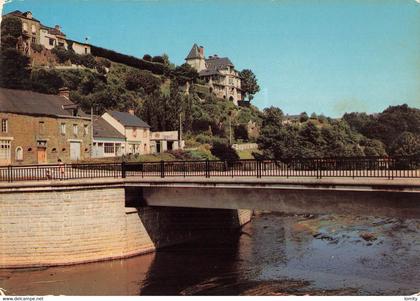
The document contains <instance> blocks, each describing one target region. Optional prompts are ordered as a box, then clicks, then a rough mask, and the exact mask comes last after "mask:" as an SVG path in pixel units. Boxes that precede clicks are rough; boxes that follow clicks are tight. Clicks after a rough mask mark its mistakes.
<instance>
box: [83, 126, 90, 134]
mask: <svg viewBox="0 0 420 301" xmlns="http://www.w3.org/2000/svg"><path fill="white" fill-rule="evenodd" d="M83 130H84V135H85V136H87V135H89V126H88V125H87V124H85V125H84V127H83Z"/></svg>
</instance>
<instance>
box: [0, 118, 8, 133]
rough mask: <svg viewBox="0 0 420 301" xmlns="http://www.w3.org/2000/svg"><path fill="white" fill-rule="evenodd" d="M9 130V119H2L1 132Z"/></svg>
mask: <svg viewBox="0 0 420 301" xmlns="http://www.w3.org/2000/svg"><path fill="white" fill-rule="evenodd" d="M7 131H8V121H7V119H2V120H1V132H2V133H7Z"/></svg>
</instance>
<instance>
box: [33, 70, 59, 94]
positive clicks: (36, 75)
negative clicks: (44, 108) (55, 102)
mask: <svg viewBox="0 0 420 301" xmlns="http://www.w3.org/2000/svg"><path fill="white" fill-rule="evenodd" d="M63 83H64V82H63V79H62V78H61V77H60V75H59V74H58V72H57V71H55V70H45V69H39V70H34V71H32V73H31V87H32V90H33V91H37V92H40V93H46V94H57V93H58V89H60V88H61V87H63Z"/></svg>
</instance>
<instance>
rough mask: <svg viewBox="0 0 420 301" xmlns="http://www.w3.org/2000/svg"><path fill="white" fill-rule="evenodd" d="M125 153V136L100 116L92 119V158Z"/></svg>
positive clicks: (116, 155) (117, 155)
mask: <svg viewBox="0 0 420 301" xmlns="http://www.w3.org/2000/svg"><path fill="white" fill-rule="evenodd" d="M124 154H125V136H124V135H123V134H121V133H120V132H118V131H117V130H116V129H115V128H114V127H113V126H112V125H111V124H109V123H108V122H107V121H106V120H105V119H103V118H102V117H100V116H95V117H94V119H93V152H92V157H93V158H105V157H119V156H122V155H124Z"/></svg>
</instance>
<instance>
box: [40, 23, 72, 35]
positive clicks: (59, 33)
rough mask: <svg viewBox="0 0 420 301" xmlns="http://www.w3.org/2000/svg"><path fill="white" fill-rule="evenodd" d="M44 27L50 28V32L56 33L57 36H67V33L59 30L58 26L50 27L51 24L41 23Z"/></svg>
mask: <svg viewBox="0 0 420 301" xmlns="http://www.w3.org/2000/svg"><path fill="white" fill-rule="evenodd" d="M41 28H42V29H46V30H48V33H49V34H52V35H55V36H63V37H65V36H66V34H65V33H64V32H62V31H60V30H58V29H57V28H53V27H49V26H45V25H41Z"/></svg>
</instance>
